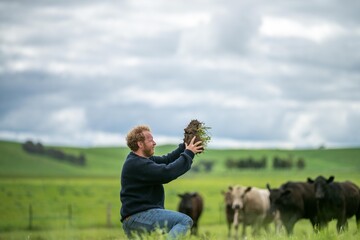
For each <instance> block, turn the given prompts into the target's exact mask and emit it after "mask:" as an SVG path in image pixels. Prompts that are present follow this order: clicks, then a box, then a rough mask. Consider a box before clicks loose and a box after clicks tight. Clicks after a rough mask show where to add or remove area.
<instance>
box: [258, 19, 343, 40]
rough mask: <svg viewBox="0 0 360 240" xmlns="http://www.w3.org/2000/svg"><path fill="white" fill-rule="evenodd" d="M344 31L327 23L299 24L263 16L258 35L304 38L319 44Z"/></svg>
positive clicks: (290, 20) (294, 21)
mask: <svg viewBox="0 0 360 240" xmlns="http://www.w3.org/2000/svg"><path fill="white" fill-rule="evenodd" d="M343 32H344V31H343V30H342V28H341V27H340V26H338V25H336V24H334V23H329V22H299V21H296V20H293V19H289V18H284V17H276V16H264V17H263V18H262V25H261V27H260V33H261V34H263V35H265V36H269V37H278V38H291V37H295V38H304V39H307V40H311V41H314V42H317V43H321V42H323V41H325V40H327V39H329V38H331V37H334V36H336V35H339V34H341V33H343Z"/></svg>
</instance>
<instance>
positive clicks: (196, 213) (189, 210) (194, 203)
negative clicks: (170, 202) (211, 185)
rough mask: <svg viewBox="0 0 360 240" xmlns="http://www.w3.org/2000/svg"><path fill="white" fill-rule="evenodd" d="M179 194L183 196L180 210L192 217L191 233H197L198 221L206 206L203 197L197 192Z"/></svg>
mask: <svg viewBox="0 0 360 240" xmlns="http://www.w3.org/2000/svg"><path fill="white" fill-rule="evenodd" d="M178 196H179V197H180V198H181V200H180V203H179V207H178V211H179V212H181V213H184V214H186V215H188V216H189V217H191V219H192V220H193V225H192V227H191V234H193V235H197V232H198V221H199V218H200V216H201V213H202V210H203V207H204V201H203V198H202V197H201V196H200V194H199V193H197V192H194V193H188V192H186V193H184V194H178Z"/></svg>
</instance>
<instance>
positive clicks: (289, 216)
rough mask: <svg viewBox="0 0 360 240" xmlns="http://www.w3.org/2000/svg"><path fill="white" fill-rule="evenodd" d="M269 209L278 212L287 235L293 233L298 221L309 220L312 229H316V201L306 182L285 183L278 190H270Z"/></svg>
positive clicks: (310, 186) (268, 186)
mask: <svg viewBox="0 0 360 240" xmlns="http://www.w3.org/2000/svg"><path fill="white" fill-rule="evenodd" d="M267 188H268V190H269V191H270V196H269V199H270V204H271V209H272V211H274V209H276V210H278V211H279V212H280V218H281V222H282V223H283V225H284V227H285V229H286V232H287V234H288V235H291V234H292V233H293V229H294V225H295V223H296V222H297V221H299V220H300V219H309V220H310V222H311V224H312V226H313V228H314V229H315V230H316V229H317V227H318V220H317V214H316V211H317V209H316V199H315V192H314V188H313V187H312V185H311V184H309V183H306V182H286V183H284V184H282V185H281V186H280V188H275V189H274V188H273V189H271V188H270V185H269V184H267Z"/></svg>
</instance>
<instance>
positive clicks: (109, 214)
mask: <svg viewBox="0 0 360 240" xmlns="http://www.w3.org/2000/svg"><path fill="white" fill-rule="evenodd" d="M111 208H112V206H111V203H108V205H107V211H106V225H107V226H108V227H109V228H111V227H112V225H111Z"/></svg>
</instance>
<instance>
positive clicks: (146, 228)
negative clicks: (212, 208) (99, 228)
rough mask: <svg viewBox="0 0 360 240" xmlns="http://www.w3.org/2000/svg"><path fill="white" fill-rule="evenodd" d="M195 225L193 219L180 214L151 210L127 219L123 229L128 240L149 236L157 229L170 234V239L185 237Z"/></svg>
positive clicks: (156, 209) (164, 210)
mask: <svg viewBox="0 0 360 240" xmlns="http://www.w3.org/2000/svg"><path fill="white" fill-rule="evenodd" d="M192 224H193V221H192V219H191V218H190V217H189V216H187V215H185V214H183V213H180V212H176V211H170V210H166V209H159V208H154V209H149V210H146V211H143V212H139V213H136V214H134V215H132V216H130V217H128V218H126V219H125V220H124V221H123V223H122V226H123V229H124V232H125V234H126V236H127V237H128V238H130V239H131V238H132V237H133V236H136V235H138V236H141V235H142V234H148V233H150V232H152V231H154V230H155V229H162V230H165V231H166V232H167V233H168V239H177V238H178V237H181V236H185V235H186V233H187V232H188V230H190V228H191V226H192Z"/></svg>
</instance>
